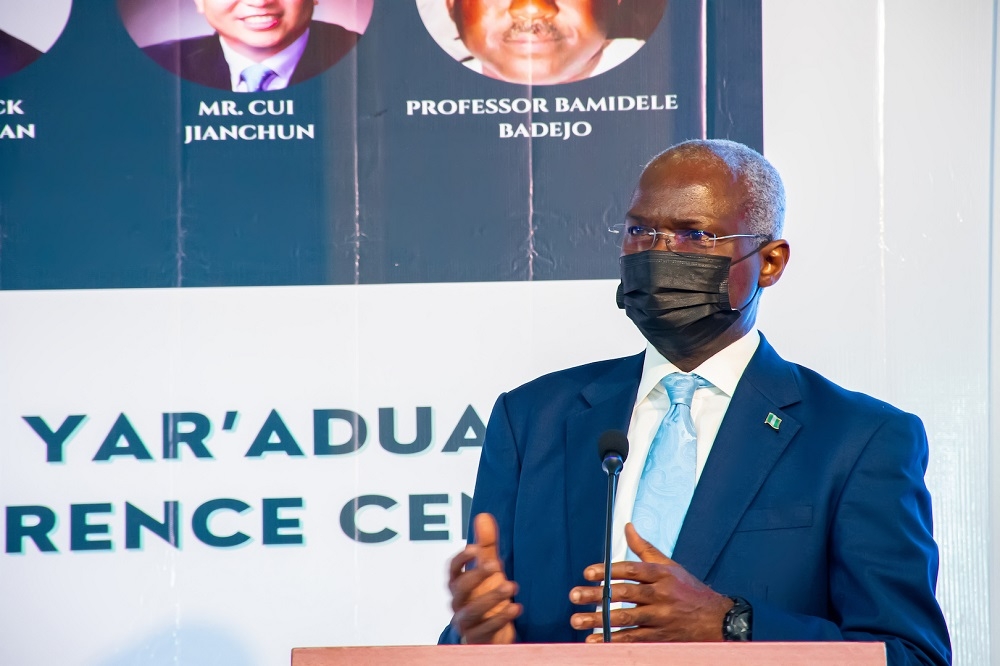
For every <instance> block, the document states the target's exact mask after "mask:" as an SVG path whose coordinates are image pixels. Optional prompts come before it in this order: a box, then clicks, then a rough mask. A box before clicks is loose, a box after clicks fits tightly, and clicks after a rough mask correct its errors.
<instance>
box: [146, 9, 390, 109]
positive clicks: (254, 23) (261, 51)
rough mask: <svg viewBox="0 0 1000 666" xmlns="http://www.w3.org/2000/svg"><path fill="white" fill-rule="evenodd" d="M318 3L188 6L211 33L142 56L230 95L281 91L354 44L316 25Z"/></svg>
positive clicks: (344, 32) (354, 35) (339, 30)
mask: <svg viewBox="0 0 1000 666" xmlns="http://www.w3.org/2000/svg"><path fill="white" fill-rule="evenodd" d="M319 2H320V0H193V3H194V7H195V8H196V9H197V11H198V13H199V14H200V15H202V16H203V18H204V21H205V22H207V24H208V26H209V27H210V28H211V29H212V30H213V31H214V32H213V33H212V34H209V35H201V36H195V37H188V38H184V39H174V40H169V41H164V42H160V43H156V44H151V45H148V46H145V47H144V48H143V52H145V53H146V55H148V56H149V57H151V58H152V59H153V60H154V61H155V62H156V63H157V64H159V65H160V66H161V67H163V68H165V69H167V70H169V71H171V72H173V73H175V74H177V75H178V76H181V77H182V78H184V79H187V80H189V81H193V82H195V83H199V84H201V85H204V86H209V87H212V88H219V89H223V90H232V91H233V92H263V91H269V90H281V89H283V88H287V87H288V86H292V85H295V84H297V83H301V82H302V81H305V80H307V79H310V78H312V77H314V76H316V75H318V74H320V73H322V72H323V71H325V70H326V69H328V68H330V67H332V66H333V65H334V64H336V63H337V62H338V61H339V60H340V59H341V58H343V57H344V56H345V55H346V54H347V53H348V52H350V51H351V49H353V48H354V46H355V44H356V43H357V40H358V37H359V33H358V32H354V31H353V30H351V29H349V28H345V27H343V26H341V25H336V24H333V23H326V22H323V21H319V20H316V19H315V17H314V10H315V8H316V6H317V5H318V4H319ZM322 2H324V3H332V4H338V3H341V4H343V3H344V0H322ZM346 4H347V5H351V7H353V6H354V3H351V2H346ZM369 16H370V6H369Z"/></svg>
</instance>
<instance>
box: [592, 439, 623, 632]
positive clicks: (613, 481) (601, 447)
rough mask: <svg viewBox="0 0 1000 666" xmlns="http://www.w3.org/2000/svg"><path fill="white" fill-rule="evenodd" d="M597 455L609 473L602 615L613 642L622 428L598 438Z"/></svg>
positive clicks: (605, 470)
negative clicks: (614, 541) (614, 549)
mask: <svg viewBox="0 0 1000 666" xmlns="http://www.w3.org/2000/svg"><path fill="white" fill-rule="evenodd" d="M597 455H598V456H599V457H600V459H601V467H603V468H604V472H605V473H606V474H607V475H608V513H607V518H606V520H605V524H604V593H603V594H602V595H601V616H602V620H603V624H604V627H603V628H604V642H605V643H610V642H611V527H612V523H613V521H614V515H615V494H616V493H617V491H618V475H619V474H620V473H621V471H622V466H623V465H624V464H625V459H626V458H627V457H628V437H626V436H625V433H623V432H622V431H621V430H608V431H606V432H604V433H603V434H601V436H600V437H599V438H598V440H597Z"/></svg>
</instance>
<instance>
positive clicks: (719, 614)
mask: <svg viewBox="0 0 1000 666" xmlns="http://www.w3.org/2000/svg"><path fill="white" fill-rule="evenodd" d="M625 540H626V541H627V542H628V546H629V548H631V549H632V552H633V553H635V554H636V555H638V556H639V559H640V560H642V561H641V562H615V563H614V564H612V565H611V578H612V579H614V580H628V581H635V582H632V583H615V584H613V585H612V586H611V600H612V601H628V602H631V603H634V604H635V608H622V609H619V610H613V611H611V626H612V627H632V628H630V629H621V630H619V631H616V632H613V633H612V634H611V640H612V642H615V643H632V642H636V643H638V642H665V641H721V640H722V620H723V618H725V616H726V612H727V611H728V610H729V609H730V608H732V606H733V601H732V600H731V599H730V598H729V597H726V596H723V595H721V594H718V593H716V592H714V591H713V590H712V589H711V588H710V587H708V586H707V585H705V584H704V583H702V582H701V581H700V580H698V579H697V578H695V577H694V576H692V575H691V574H689V573H688V572H687V571H685V570H684V568H683V567H682V566H681V565H679V564H677V563H676V562H674V561H673V560H671V559H670V558H669V557H667V556H666V555H664V554H663V553H661V552H660V551H658V550H657V549H656V548H655V547H653V545H652V544H651V543H649V542H648V541H646V540H645V539H643V538H642V537H640V536H639V533H638V532H636V531H635V527H633V526H632V523H629V524H627V525H626V526H625ZM583 576H584V578H586V579H587V580H592V581H602V580H604V565H603V564H593V565H591V566H589V567H587V568H586V570H584V572H583ZM602 591H603V587H590V586H588V587H574V588H573V589H572V590H570V593H569V599H570V601H572V602H573V603H574V604H579V605H581V606H594V605H600V603H601V594H602ZM601 615H602V614H601V613H600V612H596V613H575V614H573V616H572V617H571V618H570V624H572V625H573V628H574V629H593V628H596V627H600V626H601ZM602 640H603V637H602V636H601V634H594V635H592V636H587V642H588V643H596V642H600V641H602Z"/></svg>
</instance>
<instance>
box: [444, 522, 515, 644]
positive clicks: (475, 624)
mask: <svg viewBox="0 0 1000 666" xmlns="http://www.w3.org/2000/svg"><path fill="white" fill-rule="evenodd" d="M472 529H473V533H474V534H475V539H474V541H475V543H474V544H472V545H469V546H466V547H465V550H463V551H462V552H460V553H459V554H458V555H456V556H455V557H453V558H452V560H451V565H450V566H449V580H448V589H449V590H450V591H451V609H452V610H453V611H455V615H454V616H453V617H452V619H451V626H452V627H454V628H455V630H456V631H457V632H458V633H459V635H460V636H461V637H462V638H463V639H464V640H465V642H466V643H513V642H514V623H513V620H514V618H516V617H517V616H518V615H520V614H521V604H516V603H513V602H512V601H511V597H513V596H514V595H515V594H516V593H517V583H515V582H513V581H510V580H507V576H505V575H504V572H503V566H502V565H501V563H500V558H499V556H498V555H497V521H496V519H495V518H493V516H491V515H490V514H488V513H481V514H479V515H478V516H476V518H475V520H474V521H473V523H472ZM470 562H474V563H475V568H468V565H469V563H470Z"/></svg>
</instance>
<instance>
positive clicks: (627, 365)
mask: <svg viewBox="0 0 1000 666" xmlns="http://www.w3.org/2000/svg"><path fill="white" fill-rule="evenodd" d="M642 361H643V354H638V355H636V356H630V357H628V358H625V359H622V360H621V361H620V362H618V363H616V364H615V365H614V366H613V367H612V369H611V370H609V371H608V372H607V373H606V374H605V375H603V376H601V377H599V378H598V379H596V380H595V381H594V382H592V383H591V384H589V385H588V386H586V387H585V388H584V389H583V391H581V397H582V398H583V400H584V402H585V403H586V405H587V406H586V407H585V408H584V409H583V410H581V411H579V412H576V413H575V414H572V415H571V416H570V417H569V418H568V420H567V424H566V503H567V513H568V516H569V520H570V525H569V529H568V533H569V566H570V575H571V576H572V577H573V578H574V579H579V582H577V583H574V584H577V585H583V584H585V583H584V581H583V570H584V568H585V567H587V566H589V565H591V564H594V563H595V562H599V561H601V559H602V555H601V553H602V552H603V549H604V515H605V502H606V495H607V475H606V474H605V473H604V470H602V469H601V463H600V461H599V460H598V457H597V438H598V437H600V435H601V433H603V432H604V431H606V430H621V431H623V432H628V426H629V421H630V419H631V418H632V406H633V404H634V403H635V394H636V391H637V390H638V389H639V378H640V376H641V374H642Z"/></svg>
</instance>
